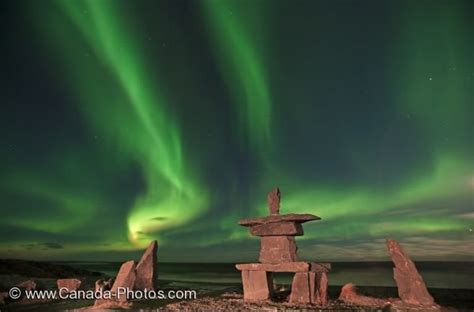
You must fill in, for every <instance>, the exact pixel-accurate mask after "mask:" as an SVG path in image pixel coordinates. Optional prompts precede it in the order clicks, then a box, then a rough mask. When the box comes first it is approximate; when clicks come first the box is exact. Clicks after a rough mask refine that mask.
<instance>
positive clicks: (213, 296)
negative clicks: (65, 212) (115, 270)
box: [0, 260, 474, 312]
mask: <svg viewBox="0 0 474 312" xmlns="http://www.w3.org/2000/svg"><path fill="white" fill-rule="evenodd" d="M71 277H76V278H80V279H81V280H85V281H88V282H86V283H85V284H87V285H89V286H87V287H93V284H94V282H95V281H96V280H97V279H100V278H105V276H104V275H103V274H101V273H97V272H90V271H86V270H81V269H77V268H73V267H69V266H67V265H61V264H54V263H44V262H32V261H21V260H0V292H5V291H7V290H8V289H9V288H10V287H12V286H15V285H18V284H20V283H22V282H25V281H28V280H31V281H34V282H35V283H36V284H37V285H38V286H37V287H38V289H56V288H57V286H56V280H57V279H59V278H71ZM159 288H160V289H181V290H183V289H190V290H196V291H197V299H195V300H188V301H170V300H153V301H150V300H143V301H135V302H133V303H132V306H131V307H130V309H129V310H131V311H150V312H151V311H397V312H398V311H410V312H423V311H429V310H427V308H426V307H425V308H419V307H410V306H406V305H404V304H402V303H401V302H400V301H397V300H396V299H389V298H396V297H397V289H396V288H395V287H357V290H358V293H359V294H360V295H361V296H370V297H371V298H378V299H377V300H370V303H371V304H370V305H368V306H367V305H366V306H361V305H357V304H348V303H344V302H342V301H340V300H338V297H339V294H340V292H341V286H330V287H329V289H328V294H329V298H330V302H329V305H327V306H325V307H318V306H314V305H308V306H295V305H291V304H289V303H287V302H285V300H286V297H287V296H288V294H289V291H288V286H283V285H282V286H281V287H280V290H281V291H280V292H278V293H277V296H276V297H275V300H274V301H272V302H270V301H265V302H253V303H252V302H244V300H243V298H242V289H241V285H240V284H225V285H224V284H219V283H215V284H213V283H197V282H193V283H185V282H179V283H178V282H174V281H163V280H160V281H159ZM429 291H430V293H431V294H432V296H433V297H434V299H435V301H436V302H437V303H439V304H440V305H441V306H442V307H444V308H443V309H442V310H443V311H473V310H474V290H466V289H464V290H455V289H429ZM93 304H94V302H93V301H92V300H74V301H72V300H54V301H51V300H50V301H46V300H45V301H35V302H32V301H25V300H20V301H15V302H8V303H7V304H3V305H2V303H0V311H2V312H5V311H20V312H21V311H84V307H90V306H92V305H93ZM96 311H97V310H96Z"/></svg>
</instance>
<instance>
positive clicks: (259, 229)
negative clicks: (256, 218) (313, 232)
mask: <svg viewBox="0 0 474 312" xmlns="http://www.w3.org/2000/svg"><path fill="white" fill-rule="evenodd" d="M250 234H252V235H253V236H282V235H284V236H301V235H303V227H302V226H301V223H296V222H276V223H264V224H258V225H254V226H252V227H250Z"/></svg>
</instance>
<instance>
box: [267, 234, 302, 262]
mask: <svg viewBox="0 0 474 312" xmlns="http://www.w3.org/2000/svg"><path fill="white" fill-rule="evenodd" d="M296 249H297V248H296V243H295V238H294V237H292V236H264V237H262V239H261V243H260V257H259V261H260V262H262V263H281V262H294V261H296Z"/></svg>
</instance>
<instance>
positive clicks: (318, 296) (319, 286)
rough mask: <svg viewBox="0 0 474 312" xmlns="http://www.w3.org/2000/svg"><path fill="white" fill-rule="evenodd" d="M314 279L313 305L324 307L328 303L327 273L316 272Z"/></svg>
mask: <svg viewBox="0 0 474 312" xmlns="http://www.w3.org/2000/svg"><path fill="white" fill-rule="evenodd" d="M315 279H316V287H315V293H314V303H315V304H319V305H326V304H327V303H328V274H327V272H318V273H316V278H315Z"/></svg>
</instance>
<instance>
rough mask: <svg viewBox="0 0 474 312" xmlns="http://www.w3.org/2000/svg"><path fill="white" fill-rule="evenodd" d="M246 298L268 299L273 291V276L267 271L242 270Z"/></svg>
mask: <svg viewBox="0 0 474 312" xmlns="http://www.w3.org/2000/svg"><path fill="white" fill-rule="evenodd" d="M242 284H243V288H244V300H267V299H270V297H271V295H272V292H273V278H272V275H271V273H268V272H265V271H242Z"/></svg>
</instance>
